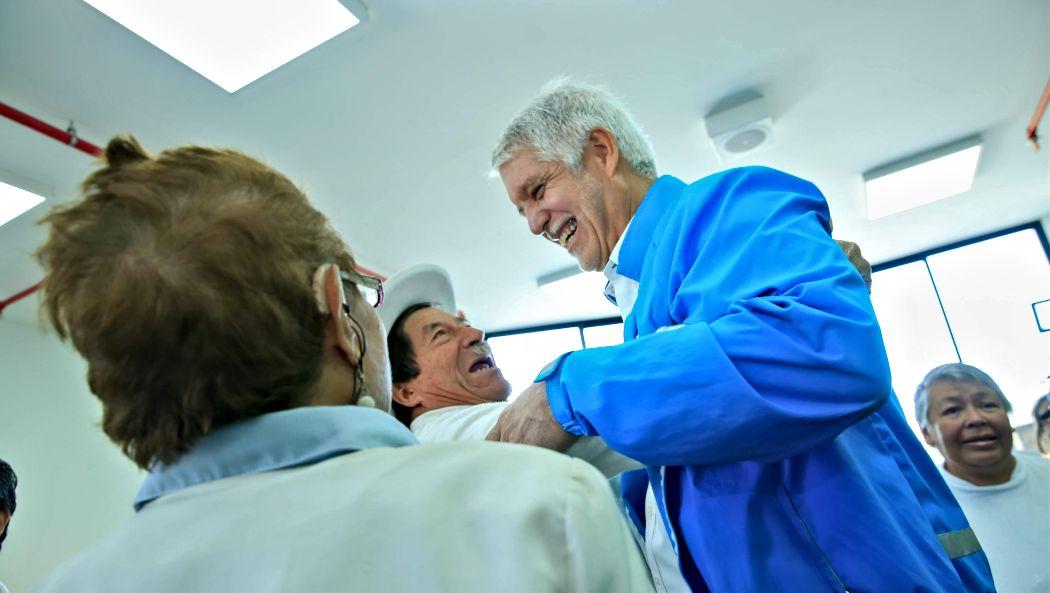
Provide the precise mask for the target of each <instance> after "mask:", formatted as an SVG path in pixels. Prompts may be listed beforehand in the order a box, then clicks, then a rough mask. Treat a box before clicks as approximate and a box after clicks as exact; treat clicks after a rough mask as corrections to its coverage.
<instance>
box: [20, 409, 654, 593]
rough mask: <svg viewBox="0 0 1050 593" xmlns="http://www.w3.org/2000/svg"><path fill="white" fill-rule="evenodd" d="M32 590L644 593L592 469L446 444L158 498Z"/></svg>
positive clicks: (386, 451)
mask: <svg viewBox="0 0 1050 593" xmlns="http://www.w3.org/2000/svg"><path fill="white" fill-rule="evenodd" d="M391 420H392V419H391ZM35 590H37V591H41V592H72V591H85V592H86V591H92V592H99V593H118V592H121V591H128V592H135V593H145V592H150V593H165V592H170V593H176V592H177V593H186V592H198V591H200V592H205V591H207V592H223V593H229V592H240V591H244V592H249V591H250V592H253V593H255V592H270V591H274V592H276V591H289V592H291V591H295V592H306V591H311V592H312V591H360V592H377V591H406V592H407V591H413V592H415V591H448V592H467V591H478V592H493V591H507V592H543V591H552V592H553V591H638V592H643V593H644V592H648V591H651V590H652V584H651V582H650V579H649V574H648V571H647V570H646V568H645V564H644V562H643V560H642V558H641V556H640V555H639V554H638V550H637V548H636V546H635V542H634V539H633V537H632V535H631V534H630V533H629V532H628V528H627V526H626V525H625V524H624V522H623V521H622V520H620V513H619V511H618V510H617V505H616V502H615V500H614V497H613V496H612V494H611V493H610V492H609V487H608V484H607V483H606V481H605V479H603V477H602V476H601V474H599V473H598V472H597V471H595V470H594V468H592V467H590V466H589V465H587V464H585V463H583V462H580V461H578V460H574V459H570V458H568V457H565V456H563V455H558V454H555V453H551V452H549V451H544V450H542V449H537V448H534V447H524V446H516V445H501V444H496V443H448V444H444V445H434V446H427V447H422V446H405V447H399V448H385V447H384V448H372V449H367V450H363V451H359V452H356V453H350V454H345V455H340V456H338V457H333V458H331V459H328V460H326V461H322V462H320V463H315V464H312V465H306V466H303V467H295V468H291V469H281V470H277V471H268V472H265V473H259V474H251V475H238V476H234V477H228V478H223V479H218V480H213V481H208V482H205V483H202V484H199V485H196V486H191V487H188V488H185V489H182V490H178V491H176V492H174V493H171V494H166V495H164V496H161V497H160V498H158V499H156V500H154V501H153V502H150V503H149V504H148V505H147V506H146V507H145V508H144V509H143V510H142V511H140V512H139V513H137V514H136V515H135V516H134V517H132V518H131V519H130V520H129V521H128V522H127V523H126V524H125V525H124V526H123V527H121V528H120V529H119V530H117V531H116V532H115V533H113V534H111V535H110V536H108V537H106V538H105V539H104V540H102V541H101V542H100V543H99V544H97V545H96V546H95V547H94V548H92V549H90V550H88V551H87V552H85V553H83V554H81V555H79V556H77V557H75V558H74V559H73V560H71V561H70V562H68V563H66V564H65V565H64V566H62V567H60V568H59V569H58V570H57V571H56V572H55V573H53V574H52V575H50V576H49V577H48V578H47V579H45V580H44V581H43V582H42V583H40V584H38V585H37V587H36V589H35Z"/></svg>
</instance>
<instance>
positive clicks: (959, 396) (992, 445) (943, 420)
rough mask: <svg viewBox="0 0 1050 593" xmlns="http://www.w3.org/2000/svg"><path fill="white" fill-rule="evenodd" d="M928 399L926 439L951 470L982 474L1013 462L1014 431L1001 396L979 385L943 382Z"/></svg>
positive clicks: (950, 381) (937, 384)
mask: <svg viewBox="0 0 1050 593" xmlns="http://www.w3.org/2000/svg"><path fill="white" fill-rule="evenodd" d="M928 397H929V411H928V413H927V415H928V419H929V422H930V424H929V426H927V427H926V428H923V431H922V432H923V436H925V437H926V442H927V443H928V444H930V445H932V446H934V447H937V449H939V450H940V451H941V454H943V455H944V458H945V460H946V461H947V463H948V464H949V466H951V465H954V466H956V467H958V468H961V469H963V470H964V471H974V470H978V471H979V470H981V469H983V468H988V467H992V466H996V465H997V464H1002V463H1006V462H1008V461H1009V458H1010V455H1011V453H1010V451H1011V449H1012V448H1013V437H1012V433H1013V428H1011V427H1010V419H1009V417H1008V416H1007V412H1006V406H1005V405H1004V404H1003V401H1002V399H1000V398H999V395H998V394H996V393H995V392H994V391H992V390H991V389H990V388H988V387H987V386H985V385H983V384H982V383H978V382H976V381H953V380H942V381H937V382H936V383H934V384H933V385H932V386H931V387H930V391H929V395H928Z"/></svg>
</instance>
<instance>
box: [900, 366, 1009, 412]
mask: <svg viewBox="0 0 1050 593" xmlns="http://www.w3.org/2000/svg"><path fill="white" fill-rule="evenodd" d="M938 381H972V382H974V383H980V384H982V385H984V386H985V387H988V388H989V389H991V390H992V391H993V392H995V394H996V395H998V396H999V399H1000V400H1002V402H1003V407H1004V408H1006V412H1007V413H1010V412H1012V411H1013V407H1012V406H1010V400H1008V399H1006V396H1005V395H1004V394H1003V390H1002V389H999V385H997V384H996V382H995V381H994V380H992V378H991V377H989V376H988V373H986V372H984V371H982V370H981V369H979V368H977V367H973V366H970V365H968V364H963V363H961V362H953V363H951V364H942V365H941V366H939V367H937V368H935V369H933V370H932V371H930V372H929V373H926V377H924V378H923V380H922V383H919V387H918V388H916V389H915V419H916V420H918V421H919V426H921V427H922V428H926V427H927V426H929V425H930V419H929V416H928V415H927V414H928V413H929V410H930V400H929V396H930V389H932V388H933V385H934V383H937V382H938Z"/></svg>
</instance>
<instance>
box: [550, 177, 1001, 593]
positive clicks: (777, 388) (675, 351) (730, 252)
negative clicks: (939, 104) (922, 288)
mask: <svg viewBox="0 0 1050 593" xmlns="http://www.w3.org/2000/svg"><path fill="white" fill-rule="evenodd" d="M829 226H830V225H829V215H828V207H827V203H826V202H825V201H824V197H823V196H822V195H821V193H820V191H819V190H818V189H817V188H816V187H815V186H814V185H813V184H811V183H809V182H807V181H803V180H801V179H798V178H795V177H792V176H790V175H787V174H785V173H781V172H779V171H775V170H772V169H767V168H760V167H747V168H742V169H734V170H730V171H726V172H723V173H720V174H717V175H713V176H711V177H707V178H705V179H702V180H700V181H697V182H695V183H693V184H691V185H686V184H685V183H683V182H681V181H679V180H678V179H675V178H673V177H666V176H665V177H661V178H660V179H658V180H657V181H656V182H655V183H654V184H653V186H652V188H650V190H649V192H648V193H647V194H646V197H645V198H644V200H643V201H642V203H641V205H640V206H639V208H638V211H637V212H636V213H635V216H634V218H633V219H632V222H631V225H630V227H629V228H628V230H627V234H626V236H625V237H624V239H623V242H622V244H621V249H620V253H619V265H618V268H617V271H618V273H620V274H621V275H624V276H627V277H628V278H631V279H634V280H637V281H638V282H639V293H638V298H637V301H636V302H635V305H634V308H633V310H632V312H631V313H630V315H629V316H628V317H627V319H626V321H625V324H624V338H625V340H626V341H625V343H624V344H622V345H619V346H612V347H607V348H594V349H587V350H582V351H579V352H573V353H569V354H566V355H563V356H562V357H560V358H559V359H558V360H556V361H555V362H553V363H552V364H551V365H549V366H548V368H547V369H545V371H544V372H543V373H541V375H540V377H539V378H538V379H537V380H546V381H547V397H548V400H549V402H550V405H551V410H552V411H553V413H554V415H555V417H556V418H557V419H558V421H559V422H560V423H561V424H562V426H563V427H564V428H565V429H566V430H567V431H569V432H571V433H573V434H577V435H601V436H602V438H603V439H605V442H606V443H608V445H609V446H610V447H612V448H613V449H615V450H616V451H618V452H620V453H622V454H624V455H627V456H629V457H633V458H635V459H637V460H639V461H641V462H643V463H645V464H646V465H647V466H648V469H647V470H643V472H645V474H646V475H645V476H644V477H643V478H642V479H638V476H626V477H625V479H624V488H625V499H626V500H627V502H628V506H629V507H630V509H629V510H633V511H634V516H635V517H638V516H644V515H642V513H641V495H642V494H644V490H645V485H646V482H647V481H648V482H649V483H651V484H652V486H653V489H654V492H655V494H656V495H657V500H658V501H659V503H660V506H661V512H662V514H663V516H664V521H665V523H666V524H668V525H669V526H670V528H671V529H670V530H669V531H670V532H671V533H672V534H673V540H674V541H675V544H676V549H677V551H678V555H679V561H680V564H681V568H682V572H683V574H684V576H685V578H686V580H687V581H688V583H689V585H690V587H692V589H693V590H694V591H708V590H710V591H714V592H773V591H784V592H792V593H795V592H810V591H840V592H841V591H850V592H852V593H861V592H872V593H898V592H907V591H915V592H918V591H923V592H949V591H951V592H958V591H966V592H978V591H994V587H993V585H992V577H991V572H990V569H989V567H988V562H987V559H986V558H985V555H984V553H983V552H981V551H980V547H979V545H978V544H977V542H976V539H975V538H974V537H973V532H972V531H970V530H969V525H968V523H967V521H966V517H965V516H964V515H963V513H962V510H961V509H960V508H959V505H958V503H957V502H956V501H955V498H954V497H953V496H952V494H951V492H950V491H949V490H948V487H947V485H946V484H945V483H944V480H943V479H942V478H941V476H940V475H939V473H938V471H937V468H936V467H935V466H934V465H933V463H932V462H931V460H930V458H929V456H928V455H927V454H926V452H925V451H924V450H923V449H922V447H921V446H920V445H919V442H918V441H917V439H916V438H915V436H914V434H913V433H912V431H911V430H910V429H909V428H908V425H907V423H906V422H905V419H904V415H903V413H902V411H901V408H900V404H899V403H898V402H897V399H896V397H895V396H894V395H893V392H892V389H891V387H890V370H889V366H888V362H887V359H886V352H885V346H884V345H883V342H882V334H881V332H880V330H879V326H878V323H877V321H876V319H875V313H874V311H873V310H872V306H871V301H870V299H869V297H868V293H867V290H866V288H865V285H864V282H863V280H862V279H861V277H860V275H859V274H858V273H857V272H856V270H855V269H854V268H853V267H852V266H851V265H850V263H849V261H848V260H847V259H846V257H845V256H844V254H843V253H842V250H841V249H840V248H839V247H838V246H837V245H836V243H835V241H834V240H832V239H831V236H830V234H829V230H830V229H829ZM669 326H681V327H678V328H676V329H675V330H674V331H663V332H659V333H657V330H658V329H661V328H666V327H669Z"/></svg>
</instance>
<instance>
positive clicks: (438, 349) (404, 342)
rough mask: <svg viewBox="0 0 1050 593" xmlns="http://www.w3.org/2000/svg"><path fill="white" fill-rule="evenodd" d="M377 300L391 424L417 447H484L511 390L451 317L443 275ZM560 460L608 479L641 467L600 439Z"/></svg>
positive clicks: (473, 335)
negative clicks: (407, 432) (390, 388)
mask: <svg viewBox="0 0 1050 593" xmlns="http://www.w3.org/2000/svg"><path fill="white" fill-rule="evenodd" d="M384 298H385V300H384V302H383V304H382V306H380V308H379V315H380V317H381V318H382V319H383V324H384V325H385V326H386V328H387V345H388V352H389V354H390V363H391V364H390V366H391V373H392V378H393V383H394V394H393V400H394V409H395V413H396V415H397V417H398V419H400V420H401V421H402V422H403V423H404V424H406V425H408V426H409V428H410V429H411V430H412V432H413V433H414V434H415V435H416V438H418V439H419V440H420V442H423V443H435V442H447V441H459V440H476V441H481V440H484V439H485V436H486V435H487V434H488V433H489V431H490V430H491V429H492V427H493V426H495V425H496V421H497V420H498V419H499V415H500V413H502V412H503V410H505V409H506V408H507V406H508V405H509V404H508V403H507V397H508V396H509V395H510V393H511V386H510V383H509V382H508V381H507V380H506V379H505V378H504V377H503V373H502V372H501V371H500V369H499V367H498V366H496V361H495V360H494V359H493V357H492V350H491V349H490V348H489V345H488V343H486V342H485V334H484V332H482V331H481V330H479V329H477V328H474V327H471V326H470V324H469V323H468V322H467V321H466V319H464V318H463V317H462V316H459V315H457V314H456V300H455V293H454V292H453V290H452V281H451V279H450V278H449V275H448V272H446V271H445V270H444V269H443V268H440V267H438V266H435V265H428V264H424V265H419V266H414V267H412V268H409V269H407V270H404V271H403V272H400V273H398V274H395V275H394V276H393V277H391V278H390V280H389V281H387V283H386V288H385V297H384ZM565 453H566V454H567V455H569V456H571V457H577V458H580V459H583V460H585V461H587V462H589V463H591V464H592V465H594V466H595V467H597V468H598V469H599V470H600V471H601V472H602V473H604V474H605V475H606V476H607V477H612V476H615V475H617V474H620V473H621V472H624V471H628V470H633V469H640V468H641V467H642V465H641V464H639V463H637V462H636V461H634V460H632V459H628V458H627V457H624V456H622V455H620V454H619V453H616V452H615V451H612V450H611V449H609V448H608V447H607V446H606V445H605V442H604V441H602V440H601V438H600V437H590V438H583V439H580V440H579V441H577V442H576V443H575V444H573V446H571V447H570V448H569V449H568V450H567V451H565Z"/></svg>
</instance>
